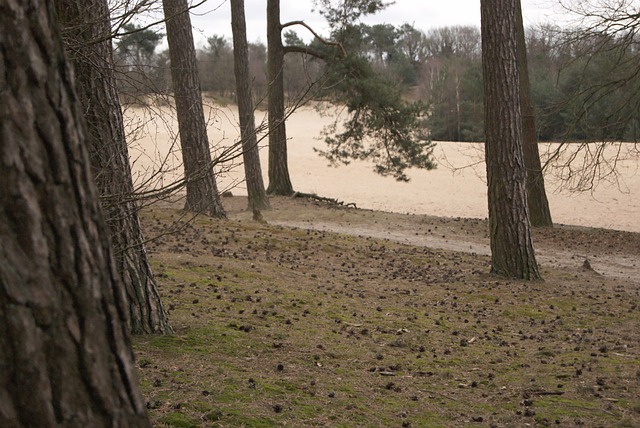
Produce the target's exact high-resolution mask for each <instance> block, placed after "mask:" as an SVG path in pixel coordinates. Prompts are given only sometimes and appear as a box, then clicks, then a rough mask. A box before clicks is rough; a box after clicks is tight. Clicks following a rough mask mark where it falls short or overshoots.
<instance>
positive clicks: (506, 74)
mask: <svg viewBox="0 0 640 428" xmlns="http://www.w3.org/2000/svg"><path fill="white" fill-rule="evenodd" d="M481 17H482V65H483V72H484V102H485V135H486V148H485V157H486V164H487V181H488V198H489V227H490V240H491V259H492V272H494V273H496V274H499V275H504V276H508V277H513V278H521V279H539V278H540V273H539V271H538V264H537V263H536V258H535V254H534V250H533V243H532V239H531V227H530V224H529V210H528V206H527V197H526V189H525V185H526V171H525V167H524V161H523V156H524V155H523V152H522V120H521V119H522V118H521V112H520V83H519V75H518V64H517V58H516V48H517V42H516V4H515V2H512V1H510V0H481Z"/></svg>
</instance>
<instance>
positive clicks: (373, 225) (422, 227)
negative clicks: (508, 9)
mask: <svg viewBox="0 0 640 428" xmlns="http://www.w3.org/2000/svg"><path fill="white" fill-rule="evenodd" d="M226 202H227V205H230V208H231V209H230V213H231V216H232V218H233V217H236V218H247V216H248V213H247V212H245V211H244V210H243V207H244V204H245V203H246V200H245V198H243V197H235V198H230V199H228V200H227V201H226ZM273 206H274V209H273V210H272V211H270V212H266V213H265V218H266V220H267V221H268V222H269V223H271V224H275V225H279V226H283V227H294V228H300V229H310V230H319V231H331V232H336V233H341V234H347V235H353V236H366V237H372V238H377V239H388V240H391V241H394V242H399V243H403V244H407V245H415V246H423V247H428V248H433V249H441V250H447V251H459V252H464V253H469V254H478V255H483V256H489V255H490V254H491V251H490V248H489V237H488V234H487V228H486V221H485V220H481V219H469V218H443V217H433V216H426V215H406V214H397V213H388V212H380V211H370V210H357V209H349V208H343V207H335V206H331V205H327V204H323V203H319V202H315V201H310V200H300V199H291V198H275V199H274V200H273ZM534 243H535V248H536V252H537V259H538V263H540V265H541V267H542V268H545V267H562V268H569V269H575V270H578V269H584V268H585V267H584V264H585V260H588V262H589V265H590V266H591V268H592V269H593V270H594V272H596V273H597V274H599V275H603V276H606V277H610V278H624V279H632V280H640V234H637V233H632V232H621V231H613V230H606V229H594V228H585V227H575V226H564V225H557V226H556V227H554V228H553V229H541V230H536V231H535V232H534Z"/></svg>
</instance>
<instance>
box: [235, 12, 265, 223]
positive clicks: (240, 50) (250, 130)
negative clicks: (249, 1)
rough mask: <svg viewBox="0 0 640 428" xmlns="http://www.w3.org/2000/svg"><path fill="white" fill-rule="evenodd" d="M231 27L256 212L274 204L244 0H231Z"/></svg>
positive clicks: (246, 163) (246, 160)
mask: <svg viewBox="0 0 640 428" xmlns="http://www.w3.org/2000/svg"><path fill="white" fill-rule="evenodd" d="M231 29H232V31H233V61H234V70H235V75H236V91H237V97H238V115H239V119H240V131H241V137H240V138H241V139H242V156H243V160H244V172H245V178H246V183H247V193H248V195H249V209H250V210H252V211H253V212H254V213H256V212H259V211H260V210H265V209H270V208H271V206H270V205H269V198H268V196H267V192H266V191H265V188H264V181H263V180H262V167H261V166H260V153H259V151H258V139H257V137H256V130H255V117H254V114H253V112H254V108H253V94H252V91H251V77H250V71H249V45H248V43H247V24H246V21H245V15H244V0H231ZM257 217H259V215H257Z"/></svg>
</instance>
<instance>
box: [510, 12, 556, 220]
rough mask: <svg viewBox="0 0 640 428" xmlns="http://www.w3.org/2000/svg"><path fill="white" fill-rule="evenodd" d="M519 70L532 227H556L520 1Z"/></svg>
mask: <svg viewBox="0 0 640 428" xmlns="http://www.w3.org/2000/svg"><path fill="white" fill-rule="evenodd" d="M516 1H517V5H516V8H517V9H516V19H517V27H516V29H517V32H518V34H517V50H518V69H519V70H520V105H521V108H522V132H523V134H522V148H523V153H524V165H525V168H526V173H527V186H526V189H527V200H528V203H529V219H530V220H531V225H532V226H537V227H552V226H553V220H552V219H551V211H550V209H549V200H548V199H547V193H546V191H545V188H544V175H543V173H542V165H541V163H540V152H539V150H538V139H537V137H536V114H535V108H534V106H533V101H532V100H531V84H530V82H529V66H528V61H527V45H526V42H525V37H524V23H523V20H522V6H521V1H520V0H516Z"/></svg>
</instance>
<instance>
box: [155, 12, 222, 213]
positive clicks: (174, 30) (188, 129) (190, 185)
mask: <svg viewBox="0 0 640 428" xmlns="http://www.w3.org/2000/svg"><path fill="white" fill-rule="evenodd" d="M162 6H163V8H164V15H165V18H166V19H167V23H166V25H167V41H168V42H169V58H170V59H171V78H172V80H173V90H174V93H175V99H176V112H177V115H178V128H179V131H180V144H181V146H182V160H183V163H184V175H185V178H186V181H187V203H186V205H185V209H187V210H189V211H193V212H197V213H202V214H206V215H210V216H213V217H225V216H226V215H225V212H224V209H223V207H222V203H221V201H220V194H219V192H218V187H217V185H216V179H215V176H214V173H213V166H212V162H211V151H210V149H209V139H208V137H207V124H206V121H205V118H204V110H203V108H202V91H201V90H200V81H199V79H198V67H197V65H196V50H195V46H194V44H193V33H192V29H191V18H190V17H189V4H188V2H187V0H163V1H162Z"/></svg>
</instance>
